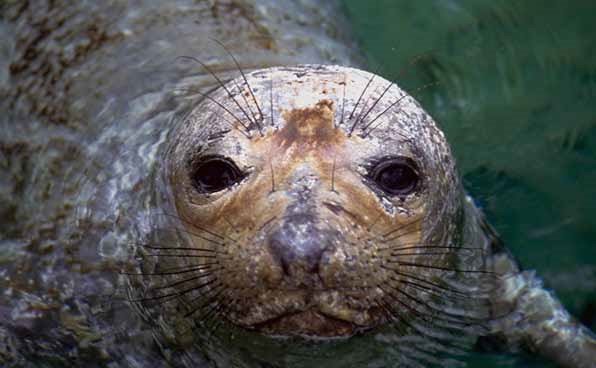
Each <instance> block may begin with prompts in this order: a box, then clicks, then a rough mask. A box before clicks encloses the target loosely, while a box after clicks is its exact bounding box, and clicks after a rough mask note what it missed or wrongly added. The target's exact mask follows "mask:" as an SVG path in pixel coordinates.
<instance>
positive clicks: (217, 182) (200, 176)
mask: <svg viewBox="0 0 596 368" xmlns="http://www.w3.org/2000/svg"><path fill="white" fill-rule="evenodd" d="M245 176H246V175H245V174H244V173H243V172H242V171H240V169H239V168H238V166H236V164H234V162H233V161H232V160H230V159H228V158H225V157H220V156H209V157H205V158H202V159H201V160H200V162H198V163H197V164H196V165H195V167H194V169H193V170H192V172H191V178H190V179H191V181H192V184H193V186H194V187H195V189H196V190H197V191H198V192H199V193H205V194H208V193H215V192H219V191H220V190H223V189H226V188H229V187H231V186H232V185H234V184H236V183H238V182H240V181H241V180H242V179H243V178H244V177H245Z"/></svg>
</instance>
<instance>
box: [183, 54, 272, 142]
mask: <svg viewBox="0 0 596 368" xmlns="http://www.w3.org/2000/svg"><path fill="white" fill-rule="evenodd" d="M177 59H187V60H192V61H194V62H196V63H197V64H199V65H201V66H202V67H203V68H204V69H205V70H206V71H207V72H208V73H209V74H211V76H213V78H215V80H216V81H217V83H219V85H220V87H221V88H223V90H224V91H225V92H226V93H227V94H228V97H230V99H231V100H232V101H233V102H234V104H235V105H236V106H237V107H238V109H240V111H241V112H242V114H243V115H244V116H245V117H246V119H248V121H250V122H251V123H254V124H255V125H256V126H257V127H258V128H259V132H260V124H259V123H258V122H256V121H252V120H251V119H250V116H248V113H247V112H246V111H245V110H244V108H242V106H241V105H240V103H238V101H237V100H236V99H235V98H234V95H232V92H230V90H229V89H228V87H227V86H226V85H225V83H223V82H222V80H221V79H220V78H219V77H218V76H217V75H216V74H215V73H213V72H212V71H211V69H210V68H209V67H208V66H207V65H206V64H205V63H203V62H202V61H200V60H199V59H197V58H196V57H194V56H186V55H183V56H178V57H177ZM261 134H262V132H261Z"/></svg>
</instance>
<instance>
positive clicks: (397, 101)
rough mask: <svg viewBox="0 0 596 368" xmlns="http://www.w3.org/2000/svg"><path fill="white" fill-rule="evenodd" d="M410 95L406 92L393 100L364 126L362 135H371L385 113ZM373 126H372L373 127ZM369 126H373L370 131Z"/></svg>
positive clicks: (432, 83) (427, 86)
mask: <svg viewBox="0 0 596 368" xmlns="http://www.w3.org/2000/svg"><path fill="white" fill-rule="evenodd" d="M438 83H439V82H431V83H427V84H425V85H423V86H420V87H418V88H416V89H415V90H414V93H417V92H420V91H422V90H424V89H426V88H429V87H432V86H435V85H437V84H438ZM408 96H409V95H408V94H407V93H404V95H403V96H401V97H400V98H398V99H397V100H396V101H395V102H393V103H392V104H390V105H389V106H387V108H386V109H385V110H383V111H382V112H381V113H379V114H378V115H377V116H375V117H374V119H372V120H371V121H370V122H369V123H368V124H366V125H365V126H363V127H362V132H363V134H362V137H363V138H366V137H367V136H369V135H370V134H371V133H372V131H373V130H375V129H376V128H378V127H379V125H380V124H377V125H375V126H372V125H373V124H374V123H375V122H376V121H377V120H378V119H379V118H380V117H381V116H383V115H385V113H386V112H387V111H389V110H390V109H392V108H393V107H394V106H396V105H397V104H399V103H400V102H401V101H402V100H403V99H404V98H406V97H408ZM371 126H372V127H371ZM368 128H371V129H370V130H369V131H367V129H368Z"/></svg>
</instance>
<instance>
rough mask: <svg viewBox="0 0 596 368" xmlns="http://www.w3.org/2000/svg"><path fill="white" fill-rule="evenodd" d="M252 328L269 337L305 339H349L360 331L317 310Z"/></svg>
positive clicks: (273, 319) (287, 315)
mask: <svg viewBox="0 0 596 368" xmlns="http://www.w3.org/2000/svg"><path fill="white" fill-rule="evenodd" d="M252 327H253V328H254V329H255V330H257V331H259V332H262V333H265V334H268V335H281V336H305V337H349V336H352V335H354V334H355V333H356V332H357V331H358V330H359V329H360V328H359V327H358V326H357V325H355V324H354V323H351V322H349V321H345V320H342V319H338V318H335V317H332V316H329V315H326V314H324V313H322V312H320V311H315V310H307V311H302V312H298V313H293V314H286V315H282V316H278V317H275V318H272V319H270V320H267V321H265V322H262V323H259V324H256V325H253V326H252Z"/></svg>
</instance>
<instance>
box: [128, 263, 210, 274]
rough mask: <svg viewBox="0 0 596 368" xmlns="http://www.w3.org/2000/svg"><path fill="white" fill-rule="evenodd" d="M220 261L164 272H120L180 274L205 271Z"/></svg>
mask: <svg viewBox="0 0 596 368" xmlns="http://www.w3.org/2000/svg"><path fill="white" fill-rule="evenodd" d="M218 264H219V262H211V263H204V264H202V265H200V266H193V267H191V268H182V269H179V270H175V271H174V270H172V269H170V270H167V271H162V272H136V273H133V272H120V274H121V275H130V276H166V275H180V274H183V273H189V272H195V271H204V270H208V269H210V268H211V267H209V266H213V265H218Z"/></svg>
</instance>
